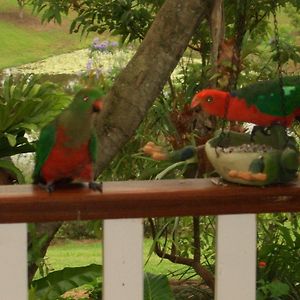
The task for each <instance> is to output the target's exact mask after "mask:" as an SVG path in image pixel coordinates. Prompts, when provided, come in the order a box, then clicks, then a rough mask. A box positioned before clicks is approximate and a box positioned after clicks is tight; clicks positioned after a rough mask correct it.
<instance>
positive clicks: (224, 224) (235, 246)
mask: <svg viewBox="0 0 300 300" xmlns="http://www.w3.org/2000/svg"><path fill="white" fill-rule="evenodd" d="M216 252H217V257H216V287H215V292H216V297H215V299H216V300H255V299H256V264H257V263H256V215H254V214H241V215H224V216H223V215H222V216H218V217H217V249H216Z"/></svg>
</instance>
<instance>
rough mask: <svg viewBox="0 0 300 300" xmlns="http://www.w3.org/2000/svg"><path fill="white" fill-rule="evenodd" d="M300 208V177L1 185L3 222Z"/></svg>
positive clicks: (1, 220) (292, 210)
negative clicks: (93, 187) (280, 181)
mask: <svg viewBox="0 0 300 300" xmlns="http://www.w3.org/2000/svg"><path fill="white" fill-rule="evenodd" d="M296 211H298V212H299V211H300V181H299V180H298V181H295V182H293V183H290V184H288V185H278V186H269V187H247V186H239V185H235V184H227V185H225V186H218V185H215V184H213V183H212V182H211V180H210V179H185V180H161V181H126V182H125V181H123V182H121V181H119V182H104V184H103V194H100V193H99V192H94V191H90V190H89V189H88V188H68V189H58V190H56V191H54V192H53V193H51V194H48V193H47V192H45V191H44V190H42V189H40V188H39V187H37V186H32V185H14V186H12V185H10V186H0V223H18V222H48V221H59V220H88V219H116V218H141V217H162V216H188V215H220V214H236V213H267V212H296Z"/></svg>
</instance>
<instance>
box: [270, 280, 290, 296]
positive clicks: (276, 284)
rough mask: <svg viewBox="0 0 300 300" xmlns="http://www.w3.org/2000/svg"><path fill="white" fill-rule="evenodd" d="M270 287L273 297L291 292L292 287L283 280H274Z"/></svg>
mask: <svg viewBox="0 0 300 300" xmlns="http://www.w3.org/2000/svg"><path fill="white" fill-rule="evenodd" d="M268 289H269V291H270V293H271V295H272V296H273V297H281V296H286V295H288V294H289V290H290V287H289V286H288V285H287V284H286V283H283V282H281V281H272V282H271V283H270V284H269V285H268Z"/></svg>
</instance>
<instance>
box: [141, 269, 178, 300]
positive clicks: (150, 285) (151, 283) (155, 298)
mask: <svg viewBox="0 0 300 300" xmlns="http://www.w3.org/2000/svg"><path fill="white" fill-rule="evenodd" d="M144 300H174V296H173V294H172V291H171V288H170V286H169V282H168V278H167V276H165V275H155V274H151V273H145V276H144Z"/></svg>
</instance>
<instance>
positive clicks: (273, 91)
mask: <svg viewBox="0 0 300 300" xmlns="http://www.w3.org/2000/svg"><path fill="white" fill-rule="evenodd" d="M282 83H283V84H282V89H281V84H280V82H279V79H278V80H272V81H261V82H258V83H255V84H251V85H248V86H247V87H244V88H241V89H238V90H237V91H234V92H231V93H230V92H225V91H221V90H217V89H204V90H202V91H200V92H199V93H197V94H196V95H195V96H194V98H193V100H192V102H191V108H192V109H194V108H200V109H202V110H203V111H204V112H205V113H208V114H209V115H214V116H217V117H220V118H224V119H226V120H228V121H239V122H248V123H253V124H256V125H258V126H271V125H272V124H281V125H283V126H286V127H289V126H290V125H291V123H292V122H293V121H294V120H295V119H298V120H300V76H290V77H284V78H283V80H282Z"/></svg>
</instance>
